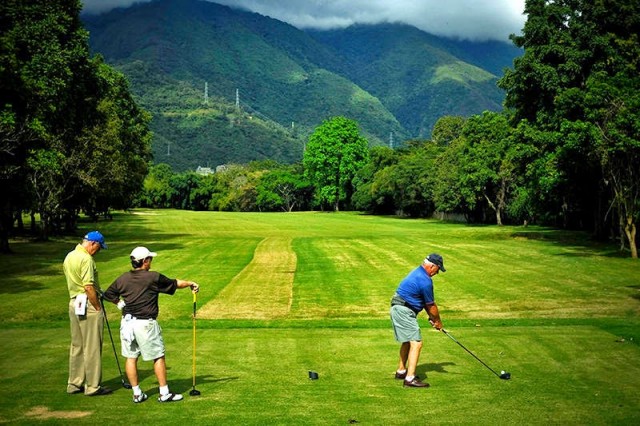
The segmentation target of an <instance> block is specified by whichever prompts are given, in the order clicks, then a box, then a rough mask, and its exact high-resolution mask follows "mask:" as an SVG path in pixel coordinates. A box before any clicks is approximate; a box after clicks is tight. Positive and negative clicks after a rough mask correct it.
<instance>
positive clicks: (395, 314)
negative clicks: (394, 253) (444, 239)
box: [390, 253, 446, 388]
mask: <svg viewBox="0 0 640 426" xmlns="http://www.w3.org/2000/svg"><path fill="white" fill-rule="evenodd" d="M440 271H442V272H445V271H446V270H445V269H444V261H443V259H442V256H440V255H439V254H437V253H433V254H430V255H428V256H427V257H426V258H425V259H424V261H423V262H422V265H420V266H418V267H417V268H416V269H414V270H413V271H411V272H410V273H409V275H407V276H406V277H405V278H404V279H403V280H402V281H401V282H400V284H399V285H398V288H397V290H396V293H395V294H394V295H393V297H392V298H391V312H390V313H391V324H392V325H393V332H394V334H395V338H396V341H398V342H400V343H401V346H400V361H399V362H398V368H397V370H396V375H395V377H396V379H401V380H404V382H403V386H406V387H413V388H426V387H429V383H427V382H423V381H421V380H420V379H419V378H418V377H417V376H416V366H417V365H418V359H419V358H420V351H421V350H422V335H421V334H420V326H419V325H418V319H417V317H418V314H419V313H420V312H421V311H422V309H424V310H425V311H426V312H427V315H428V316H429V322H430V323H431V324H432V325H433V327H435V328H436V329H437V330H441V329H442V321H441V320H440V313H439V311H438V306H437V305H436V302H435V299H434V296H433V281H432V280H431V277H433V276H435V275H436V274H437V273H438V272H440Z"/></svg>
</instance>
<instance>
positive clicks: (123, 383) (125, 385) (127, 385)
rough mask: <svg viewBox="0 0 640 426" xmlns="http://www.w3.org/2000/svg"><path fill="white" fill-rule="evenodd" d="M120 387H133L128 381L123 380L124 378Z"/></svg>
mask: <svg viewBox="0 0 640 426" xmlns="http://www.w3.org/2000/svg"><path fill="white" fill-rule="evenodd" d="M122 387H123V388H125V389H133V387H132V386H131V385H130V384H129V383H127V382H125V381H124V380H123V381H122Z"/></svg>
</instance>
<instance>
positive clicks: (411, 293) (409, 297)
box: [396, 266, 435, 312]
mask: <svg viewBox="0 0 640 426" xmlns="http://www.w3.org/2000/svg"><path fill="white" fill-rule="evenodd" d="M396 293H398V295H399V296H400V297H402V298H403V299H404V300H405V301H406V302H407V303H408V304H410V305H411V306H412V307H413V308H414V311H416V312H420V311H421V310H422V309H424V306H425V305H431V304H433V303H435V298H434V297H433V281H432V280H431V277H430V276H429V274H427V271H425V270H424V268H423V267H422V266H418V267H417V268H416V269H414V270H413V271H411V272H410V273H409V275H407V276H406V277H405V278H404V279H403V280H402V281H401V282H400V284H399V285H398V289H397V290H396Z"/></svg>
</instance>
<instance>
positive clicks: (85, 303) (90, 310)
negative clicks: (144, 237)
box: [63, 231, 112, 396]
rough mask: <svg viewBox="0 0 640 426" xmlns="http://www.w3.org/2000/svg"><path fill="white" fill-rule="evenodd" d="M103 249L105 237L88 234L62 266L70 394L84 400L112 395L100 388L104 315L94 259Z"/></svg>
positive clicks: (68, 389) (92, 232) (105, 389)
mask: <svg viewBox="0 0 640 426" xmlns="http://www.w3.org/2000/svg"><path fill="white" fill-rule="evenodd" d="M103 248H104V249H106V248H107V244H106V243H105V241H104V236H103V235H102V234H101V233H100V232H98V231H91V232H89V233H88V234H87V235H85V236H84V238H83V239H82V242H81V243H80V244H78V245H77V246H76V248H75V249H74V250H72V251H71V252H69V254H67V256H66V257H65V259H64V263H63V268H64V275H65V277H66V279H67V287H68V289H69V298H70V301H69V321H70V323H71V347H70V349H69V380H68V382H67V393H69V394H74V393H80V392H84V394H85V395H87V396H99V395H108V394H110V393H112V390H111V389H109V388H106V387H102V386H100V382H101V381H102V332H103V330H104V325H103V321H104V314H103V312H102V310H101V307H100V283H99V281H98V270H97V267H96V262H95V260H94V259H93V256H94V255H95V254H96V253H98V252H99V251H100V249H103Z"/></svg>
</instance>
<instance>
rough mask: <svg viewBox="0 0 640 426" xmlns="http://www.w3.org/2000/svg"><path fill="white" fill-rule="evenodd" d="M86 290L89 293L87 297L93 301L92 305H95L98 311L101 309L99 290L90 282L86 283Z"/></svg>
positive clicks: (90, 301)
mask: <svg viewBox="0 0 640 426" xmlns="http://www.w3.org/2000/svg"><path fill="white" fill-rule="evenodd" d="M84 292H85V293H87V299H88V300H89V303H91V305H93V307H94V308H95V309H96V311H99V310H100V299H99V298H98V292H97V291H96V288H95V287H94V286H93V285H91V284H89V285H85V286H84Z"/></svg>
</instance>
